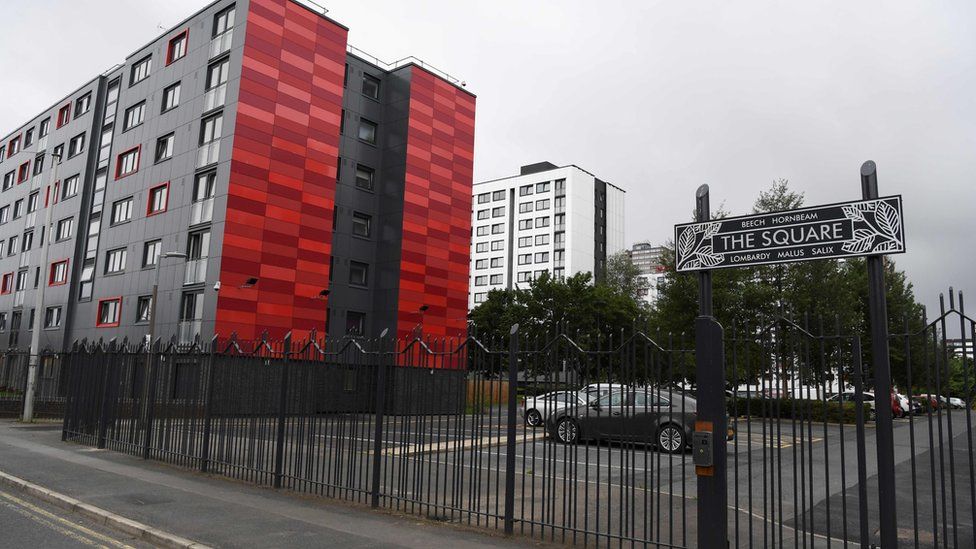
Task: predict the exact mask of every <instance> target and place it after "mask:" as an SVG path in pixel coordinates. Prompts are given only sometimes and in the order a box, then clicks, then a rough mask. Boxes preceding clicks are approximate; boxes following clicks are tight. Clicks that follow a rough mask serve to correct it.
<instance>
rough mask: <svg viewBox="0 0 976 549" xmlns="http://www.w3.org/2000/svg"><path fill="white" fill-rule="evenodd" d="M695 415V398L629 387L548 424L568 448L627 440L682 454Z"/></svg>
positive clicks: (553, 418)
mask: <svg viewBox="0 0 976 549" xmlns="http://www.w3.org/2000/svg"><path fill="white" fill-rule="evenodd" d="M697 412H698V404H697V402H696V401H695V399H693V398H691V397H689V396H686V395H684V394H681V393H677V392H673V391H667V390H661V389H651V388H637V389H629V388H627V389H619V390H614V391H611V392H609V393H608V394H606V395H603V396H602V397H600V398H598V399H596V400H594V401H591V402H589V403H587V404H579V405H576V406H569V407H566V408H563V409H562V410H559V411H558V412H556V413H553V414H552V415H550V416H549V418H548V419H547V421H546V429H547V431H548V434H549V436H551V437H552V438H553V439H555V440H557V441H559V442H562V443H565V444H573V443H577V442H580V441H583V440H597V441H599V440H612V441H622V442H624V441H625V442H637V443H642V444H651V445H654V446H656V447H657V448H658V449H659V450H661V451H664V452H668V453H681V452H684V451H685V449H686V448H687V447H688V445H689V444H690V441H691V433H692V431H693V430H694V427H695V418H696V417H697Z"/></svg>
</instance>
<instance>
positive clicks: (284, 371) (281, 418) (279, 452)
mask: <svg viewBox="0 0 976 549" xmlns="http://www.w3.org/2000/svg"><path fill="white" fill-rule="evenodd" d="M284 345H285V346H284V351H285V360H284V363H283V364H282V365H281V381H280V382H279V391H278V436H277V438H276V446H275V464H274V487H275V488H281V477H282V469H283V467H284V461H285V415H286V414H285V409H286V407H287V406H288V402H287V399H288V355H289V354H290V353H291V332H288V333H287V334H285V343H284Z"/></svg>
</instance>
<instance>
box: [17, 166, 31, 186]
mask: <svg viewBox="0 0 976 549" xmlns="http://www.w3.org/2000/svg"><path fill="white" fill-rule="evenodd" d="M29 177H30V161H29V160H28V161H27V162H24V163H23V164H21V165H20V168H19V169H18V170H17V183H18V184H20V183H23V182H24V181H27V179H28V178H29Z"/></svg>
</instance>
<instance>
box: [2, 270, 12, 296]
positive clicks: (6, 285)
mask: <svg viewBox="0 0 976 549" xmlns="http://www.w3.org/2000/svg"><path fill="white" fill-rule="evenodd" d="M13 289H14V273H4V274H3V281H2V282H0V294H9V293H10V292H12V291H13Z"/></svg>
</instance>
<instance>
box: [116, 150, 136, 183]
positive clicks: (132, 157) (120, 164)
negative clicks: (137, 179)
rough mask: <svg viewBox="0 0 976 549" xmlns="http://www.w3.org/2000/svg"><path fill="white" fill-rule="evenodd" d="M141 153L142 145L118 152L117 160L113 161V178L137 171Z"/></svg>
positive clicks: (119, 177)
mask: <svg viewBox="0 0 976 549" xmlns="http://www.w3.org/2000/svg"><path fill="white" fill-rule="evenodd" d="M141 153H142V147H141V146H140V147H136V148H134V149H129V150H127V151H125V152H124V153H121V154H119V157H118V160H116V162H115V179H121V178H123V177H126V176H129V175H132V174H134V173H136V172H137V171H139V157H140V156H141Z"/></svg>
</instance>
